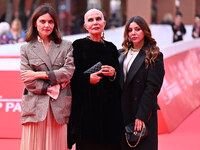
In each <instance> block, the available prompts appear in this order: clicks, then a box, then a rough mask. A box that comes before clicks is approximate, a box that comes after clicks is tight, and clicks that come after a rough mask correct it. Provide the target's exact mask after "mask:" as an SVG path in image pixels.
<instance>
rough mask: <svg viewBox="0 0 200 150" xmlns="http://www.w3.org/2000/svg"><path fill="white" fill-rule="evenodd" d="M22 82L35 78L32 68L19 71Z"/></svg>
mask: <svg viewBox="0 0 200 150" xmlns="http://www.w3.org/2000/svg"><path fill="white" fill-rule="evenodd" d="M21 79H22V82H24V83H25V82H27V81H32V80H35V79H36V72H34V71H32V70H24V71H22V72H21Z"/></svg>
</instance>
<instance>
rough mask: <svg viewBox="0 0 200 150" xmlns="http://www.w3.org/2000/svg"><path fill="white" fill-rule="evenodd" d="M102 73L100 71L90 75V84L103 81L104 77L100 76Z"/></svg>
mask: <svg viewBox="0 0 200 150" xmlns="http://www.w3.org/2000/svg"><path fill="white" fill-rule="evenodd" d="M101 73H102V72H101V71H98V72H95V73H92V74H90V84H97V83H98V82H99V81H100V80H101V79H102V77H100V76H98V75H100V74H101Z"/></svg>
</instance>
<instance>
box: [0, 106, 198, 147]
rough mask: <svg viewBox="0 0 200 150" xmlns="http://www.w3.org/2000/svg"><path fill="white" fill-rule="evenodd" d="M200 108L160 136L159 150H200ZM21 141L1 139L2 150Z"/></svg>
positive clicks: (16, 145) (17, 145)
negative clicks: (175, 127) (170, 131)
mask: <svg viewBox="0 0 200 150" xmlns="http://www.w3.org/2000/svg"><path fill="white" fill-rule="evenodd" d="M199 117H200V107H199V108H197V109H196V110H195V111H194V112H193V113H192V114H191V115H190V116H189V117H188V118H186V119H185V120H184V122H183V123H182V124H181V125H180V126H179V127H178V128H177V129H175V130H174V131H173V132H172V133H170V134H162V135H159V143H158V147H159V150H200V119H199ZM19 149H20V139H0V150H19Z"/></svg>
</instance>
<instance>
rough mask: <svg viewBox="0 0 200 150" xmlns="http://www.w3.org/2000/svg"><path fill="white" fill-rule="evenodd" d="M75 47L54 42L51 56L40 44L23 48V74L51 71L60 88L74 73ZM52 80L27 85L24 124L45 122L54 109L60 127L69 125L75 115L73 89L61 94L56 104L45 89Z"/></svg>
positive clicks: (22, 121) (31, 44) (23, 115)
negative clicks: (73, 114) (70, 118)
mask: <svg viewBox="0 0 200 150" xmlns="http://www.w3.org/2000/svg"><path fill="white" fill-rule="evenodd" d="M72 51H73V48H72V43H71V42H69V41H66V40H63V41H62V43H61V44H55V43H54V42H53V41H51V42H50V49H49V54H47V53H46V51H45V49H44V47H43V44H42V43H41V42H39V41H38V40H36V41H34V42H30V43H28V44H25V45H23V46H21V49H20V56H21V62H20V71H23V70H33V71H51V72H53V79H54V81H56V84H58V83H63V82H66V81H70V79H71V78H72V75H73V72H74V69H75V67H74V60H73V57H72ZM49 83H50V80H43V79H37V80H33V81H29V82H25V83H24V88H25V89H24V93H23V96H22V111H21V123H22V124H24V123H26V122H39V121H43V120H44V119H45V118H46V116H47V111H48V108H49V107H50V106H51V109H52V111H53V115H54V117H55V120H56V121H57V123H58V124H65V123H68V120H69V115H70V111H71V88H70V85H69V84H68V85H67V86H66V87H65V88H64V89H62V90H60V94H59V96H58V98H57V99H56V100H55V101H51V100H50V97H49V96H48V95H47V94H44V89H47V86H48V85H49ZM54 83H55V82H54Z"/></svg>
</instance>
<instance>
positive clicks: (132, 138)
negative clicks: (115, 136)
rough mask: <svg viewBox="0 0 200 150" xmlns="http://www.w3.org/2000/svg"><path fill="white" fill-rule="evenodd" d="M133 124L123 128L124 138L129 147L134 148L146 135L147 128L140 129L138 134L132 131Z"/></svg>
mask: <svg viewBox="0 0 200 150" xmlns="http://www.w3.org/2000/svg"><path fill="white" fill-rule="evenodd" d="M134 127H135V123H130V124H128V125H126V126H125V137H126V142H127V144H128V145H129V147H136V146H137V145H138V144H139V142H140V140H142V139H144V138H145V137H146V136H147V135H148V130H147V128H142V130H141V131H140V132H138V131H134Z"/></svg>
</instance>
